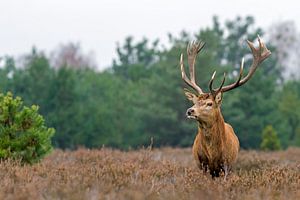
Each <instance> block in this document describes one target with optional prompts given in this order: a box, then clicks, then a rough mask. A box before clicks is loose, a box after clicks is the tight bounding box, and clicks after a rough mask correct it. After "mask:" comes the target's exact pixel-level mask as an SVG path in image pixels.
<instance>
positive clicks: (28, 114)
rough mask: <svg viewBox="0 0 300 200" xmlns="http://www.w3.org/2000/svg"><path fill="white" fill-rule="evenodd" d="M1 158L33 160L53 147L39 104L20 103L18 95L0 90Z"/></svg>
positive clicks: (37, 159)
mask: <svg viewBox="0 0 300 200" xmlns="http://www.w3.org/2000/svg"><path fill="white" fill-rule="evenodd" d="M0 130H1V131H0V158H1V159H8V158H12V159H20V160H21V162H22V163H35V162H37V161H39V160H40V159H41V158H43V157H44V156H45V155H46V154H47V153H49V152H50V151H51V150H52V145H51V137H52V136H53V134H54V129H53V128H47V127H46V126H45V121H44V118H43V117H42V116H41V115H39V114H38V106H34V105H33V106H31V107H26V106H23V102H22V101H21V98H19V97H17V98H13V96H12V94H11V93H7V95H3V94H0Z"/></svg>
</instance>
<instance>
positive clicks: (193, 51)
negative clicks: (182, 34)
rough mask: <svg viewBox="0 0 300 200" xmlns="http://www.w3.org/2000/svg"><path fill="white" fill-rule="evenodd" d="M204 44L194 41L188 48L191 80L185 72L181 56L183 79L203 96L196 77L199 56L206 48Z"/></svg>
mask: <svg viewBox="0 0 300 200" xmlns="http://www.w3.org/2000/svg"><path fill="white" fill-rule="evenodd" d="M204 45H205V43H204V42H196V41H193V42H191V43H189V44H188V46H187V55H188V64H189V72H190V79H188V78H187V76H186V73H185V70H184V64H183V55H182V54H181V56H180V67H181V75H182V79H183V80H184V81H185V82H186V83H187V84H188V85H189V86H191V87H192V88H193V89H194V90H196V91H197V92H198V93H199V94H202V93H203V91H202V89H201V88H200V87H199V86H198V85H197V83H196V80H195V79H196V76H195V62H196V57H197V54H198V53H199V52H200V51H201V49H202V48H203V47H204Z"/></svg>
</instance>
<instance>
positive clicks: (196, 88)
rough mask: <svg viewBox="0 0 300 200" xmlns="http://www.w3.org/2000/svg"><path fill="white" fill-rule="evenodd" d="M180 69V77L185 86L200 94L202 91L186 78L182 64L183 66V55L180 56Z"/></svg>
mask: <svg viewBox="0 0 300 200" xmlns="http://www.w3.org/2000/svg"><path fill="white" fill-rule="evenodd" d="M180 69H181V77H182V79H183V80H184V82H185V83H186V84H188V85H189V86H190V87H192V88H193V89H194V90H195V91H197V92H198V93H199V94H202V93H203V91H202V90H201V88H200V87H199V86H198V85H197V84H196V83H195V82H192V81H190V80H189V79H188V77H187V76H186V73H185V70H184V64H183V54H181V55H180Z"/></svg>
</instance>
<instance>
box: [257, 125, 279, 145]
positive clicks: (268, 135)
mask: <svg viewBox="0 0 300 200" xmlns="http://www.w3.org/2000/svg"><path fill="white" fill-rule="evenodd" d="M260 148H261V149H263V150H279V149H281V144H280V140H279V138H278V136H277V133H276V131H275V130H274V128H273V127H272V126H271V125H268V126H266V128H265V129H264V130H263V133H262V142H261V144H260Z"/></svg>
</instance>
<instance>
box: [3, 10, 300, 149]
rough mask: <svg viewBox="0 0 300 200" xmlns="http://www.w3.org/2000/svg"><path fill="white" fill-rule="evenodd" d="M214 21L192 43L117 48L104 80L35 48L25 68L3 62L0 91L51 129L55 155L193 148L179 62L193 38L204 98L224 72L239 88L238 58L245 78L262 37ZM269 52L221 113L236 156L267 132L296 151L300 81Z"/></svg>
mask: <svg viewBox="0 0 300 200" xmlns="http://www.w3.org/2000/svg"><path fill="white" fill-rule="evenodd" d="M212 21H213V23H212V26H209V27H204V28H200V30H199V31H198V32H196V33H193V34H191V33H187V32H185V31H182V32H181V33H180V34H179V36H174V35H172V34H169V35H168V38H169V44H168V47H163V46H162V45H161V43H160V41H159V40H155V41H149V40H148V39H147V38H144V39H142V40H140V41H135V40H134V38H133V37H128V38H126V39H125V41H124V42H123V43H121V44H119V45H117V48H116V52H117V58H116V59H115V60H113V62H112V65H111V67H109V68H108V69H106V70H104V71H101V72H99V71H97V70H96V68H95V67H94V64H93V62H89V60H88V57H84V55H80V49H79V48H78V46H77V47H76V46H74V45H73V46H71V47H72V48H66V49H64V50H65V51H59V53H58V57H59V58H56V59H57V60H55V61H53V58H50V57H47V56H46V55H45V54H44V53H43V52H40V51H38V50H37V49H36V48H33V49H32V51H31V52H30V53H29V54H28V55H26V56H25V57H23V58H22V66H18V60H17V59H14V58H12V57H5V58H4V60H5V63H4V66H3V67H1V69H0V88H1V91H2V92H3V93H5V92H7V91H11V92H12V93H13V94H14V95H17V96H20V97H22V99H23V100H24V102H25V104H26V105H31V104H36V105H39V107H40V113H41V114H42V115H43V116H44V117H45V119H46V124H47V126H49V127H54V128H55V129H56V133H55V136H54V137H53V144H54V145H55V146H56V147H58V148H71V149H73V148H77V147H80V146H85V147H89V148H93V147H96V148H97V147H102V146H103V145H105V146H110V147H116V148H123V149H128V148H137V147H142V146H145V145H148V144H149V143H150V141H151V138H153V140H154V145H155V146H182V147H186V146H191V145H192V142H193V139H194V137H195V134H196V132H197V130H196V129H197V126H196V124H195V122H192V121H189V120H187V119H186V117H185V111H186V109H187V108H188V107H190V103H189V102H188V101H187V100H186V99H185V96H184V94H183V88H184V87H187V86H186V85H185V84H184V83H183V81H182V80H181V74H180V68H179V56H180V53H181V52H185V51H186V46H187V44H188V42H190V41H192V40H194V39H197V40H201V41H205V42H206V46H205V48H204V49H203V50H202V51H201V53H200V55H199V56H198V58H197V62H196V72H197V80H198V84H199V85H201V87H202V88H203V89H205V88H206V91H208V90H207V89H208V81H209V79H210V77H211V75H212V73H213V71H215V70H217V77H216V79H217V80H216V84H218V81H219V82H220V81H221V79H222V74H223V72H227V74H228V76H227V77H228V78H227V80H226V83H225V84H229V83H232V82H233V81H235V79H236V75H237V73H238V70H239V66H240V62H241V59H242V57H245V71H246V72H245V73H247V70H248V68H249V66H250V64H251V51H250V49H248V47H247V44H246V42H245V41H246V39H248V40H250V41H254V40H255V39H256V38H257V34H259V35H260V36H261V37H262V38H263V35H264V30H263V29H262V28H257V27H256V26H255V21H254V18H253V17H251V16H249V17H245V18H241V17H237V18H236V19H234V20H231V21H227V22H226V23H224V24H221V23H220V21H219V19H218V18H217V17H214V18H213V20H212ZM265 43H266V44H267V46H268V48H269V49H270V50H271V51H272V53H273V54H272V56H271V57H270V58H269V59H268V60H266V61H265V62H264V63H263V64H262V65H261V66H260V67H259V69H258V70H257V71H256V73H255V75H254V77H253V78H252V79H251V80H250V81H249V82H248V83H247V84H245V85H244V86H242V87H240V88H238V89H236V90H233V91H230V92H228V93H226V94H224V97H223V105H222V113H223V115H224V118H225V120H226V121H227V122H229V123H230V124H231V125H232V126H233V127H234V130H235V132H236V134H237V135H238V137H239V139H240V143H241V147H242V148H259V147H260V144H261V142H262V132H263V130H264V129H265V128H266V127H270V126H272V127H273V128H274V129H275V130H276V132H277V133H278V138H279V139H280V141H281V144H282V145H283V146H284V147H287V146H289V145H298V146H300V80H299V78H296V77H290V78H285V77H284V76H283V75H284V73H285V66H284V64H283V63H282V62H280V60H279V58H278V56H277V53H276V52H278V51H277V49H278V46H276V45H273V44H272V42H271V40H270V41H266V42H265ZM70 52H71V53H70ZM70 60H71V62H69V61H70ZM57 63H58V64H57ZM186 65H187V64H186Z"/></svg>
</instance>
